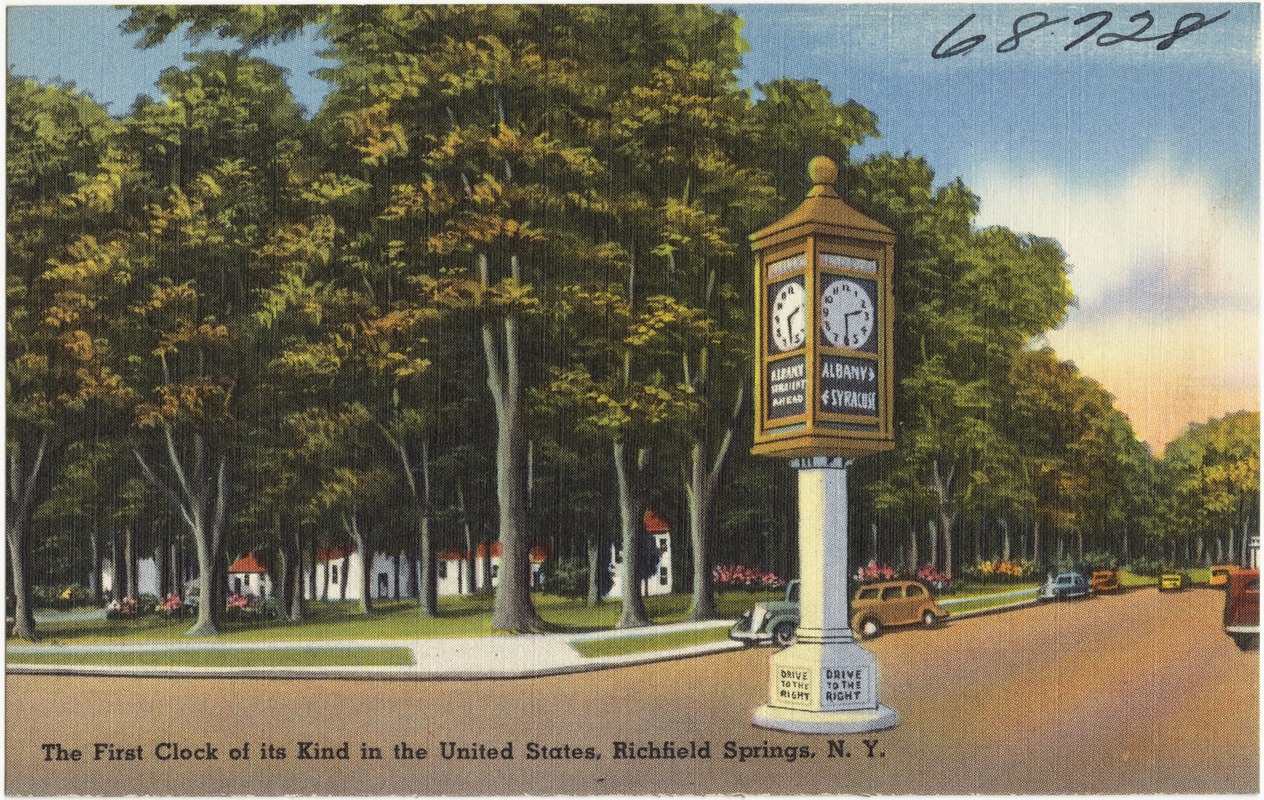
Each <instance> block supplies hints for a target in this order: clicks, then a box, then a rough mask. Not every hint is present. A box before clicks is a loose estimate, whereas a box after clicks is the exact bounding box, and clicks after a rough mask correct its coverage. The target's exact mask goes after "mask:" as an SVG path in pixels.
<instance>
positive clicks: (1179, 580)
mask: <svg viewBox="0 0 1264 800" xmlns="http://www.w3.org/2000/svg"><path fill="white" fill-rule="evenodd" d="M1187 586H1189V573H1188V572H1186V571H1184V570H1180V569H1169V570H1164V572H1163V574H1162V575H1160V576H1159V591H1160V592H1179V591H1181V590H1182V589H1184V588H1185V587H1187Z"/></svg>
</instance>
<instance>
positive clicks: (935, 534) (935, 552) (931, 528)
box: [926, 519, 942, 569]
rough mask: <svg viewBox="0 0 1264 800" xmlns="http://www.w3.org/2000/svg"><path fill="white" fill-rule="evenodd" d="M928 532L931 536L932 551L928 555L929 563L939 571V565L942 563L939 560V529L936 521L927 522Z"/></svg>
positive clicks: (929, 520)
mask: <svg viewBox="0 0 1264 800" xmlns="http://www.w3.org/2000/svg"><path fill="white" fill-rule="evenodd" d="M926 531H927V533H929V534H930V551H929V552H928V553H927V556H928V557H929V561H928V562H927V563H929V564H930V565H931V566H932V567H934V568H935V569H939V565H940V564H941V563H942V562H940V560H939V528H938V526H937V525H936V523H935V520H933V519H928V520H926Z"/></svg>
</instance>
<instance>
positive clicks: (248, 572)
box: [228, 551, 272, 597]
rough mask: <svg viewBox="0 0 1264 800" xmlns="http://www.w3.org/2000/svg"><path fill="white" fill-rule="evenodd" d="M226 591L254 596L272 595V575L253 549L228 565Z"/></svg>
mask: <svg viewBox="0 0 1264 800" xmlns="http://www.w3.org/2000/svg"><path fill="white" fill-rule="evenodd" d="M228 591H229V592H236V593H238V594H249V595H254V596H255V597H270V596H271V595H272V576H271V575H269V574H268V568H267V567H266V566H264V564H263V563H262V562H260V561H259V558H258V557H257V556H256V555H255V554H254V552H253V551H251V552H249V553H246V554H245V555H244V556H242V557H241V558H239V559H237V560H236V561H234V562H233V563H232V564H231V565H229V567H228Z"/></svg>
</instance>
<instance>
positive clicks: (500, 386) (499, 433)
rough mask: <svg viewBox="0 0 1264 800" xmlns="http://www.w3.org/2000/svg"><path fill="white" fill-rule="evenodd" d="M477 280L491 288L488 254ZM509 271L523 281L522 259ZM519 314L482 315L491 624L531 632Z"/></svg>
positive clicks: (536, 620)
mask: <svg viewBox="0 0 1264 800" xmlns="http://www.w3.org/2000/svg"><path fill="white" fill-rule="evenodd" d="M478 270H479V278H480V280H481V282H482V284H483V286H491V284H492V281H491V265H490V263H489V261H488V257H487V254H485V253H479V254H478ZM510 271H511V275H512V277H514V278H518V279H521V267H520V264H519V261H518V257H517V256H516V255H515V256H511V257H510ZM520 317H521V313H520V312H519V311H518V310H517V309H516V308H512V307H511V308H510V309H509V310H507V311H506V312H505V315H504V317H503V318H501V319H500V320H497V319H495V318H494V317H492V316H490V315H489V316H487V317H485V318H484V319H483V323H482V332H483V355H484V357H485V359H486V361H487V387H488V389H489V390H490V391H491V395H492V405H493V406H494V408H495V409H496V496H497V499H498V501H499V506H500V509H499V510H500V516H499V521H500V532H499V534H500V546H501V555H500V583H499V585H498V586H497V589H496V601H495V603H494V605H493V607H492V628H494V629H496V630H504V631H515V632H524V631H525V632H530V631H537V630H539V629H540V627H541V623H540V616H539V614H538V613H537V612H536V610H535V606H534V605H533V604H532V602H531V543H530V542H529V541H528V536H529V535H530V526H529V524H528V519H527V515H528V508H527V503H528V498H527V485H526V480H527V462H528V458H527V436H526V432H525V430H524V428H523V408H522V393H523V388H522V373H521V369H522V363H521V361H522V360H521V356H520V352H519V348H520V346H521V342H520V336H521V330H520V328H521V319H520Z"/></svg>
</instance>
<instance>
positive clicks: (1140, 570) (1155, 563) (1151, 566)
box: [1128, 556, 1167, 578]
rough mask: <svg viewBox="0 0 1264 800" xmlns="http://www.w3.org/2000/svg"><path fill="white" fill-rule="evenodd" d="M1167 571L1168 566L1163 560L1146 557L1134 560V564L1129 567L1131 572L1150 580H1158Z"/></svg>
mask: <svg viewBox="0 0 1264 800" xmlns="http://www.w3.org/2000/svg"><path fill="white" fill-rule="evenodd" d="M1165 569H1167V564H1166V563H1165V562H1164V561H1162V560H1161V559H1157V558H1149V557H1145V556H1142V557H1139V558H1134V559H1133V560H1132V563H1131V564H1129V565H1128V570H1129V571H1130V572H1133V573H1136V574H1137V575H1144V576H1146V577H1149V578H1157V577H1158V576H1159V575H1160V574H1162V573H1163V571H1164V570H1165Z"/></svg>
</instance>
